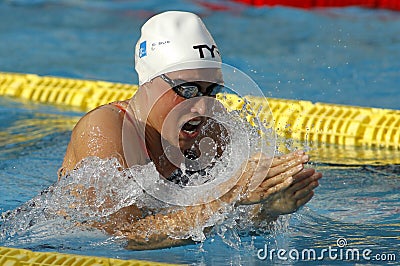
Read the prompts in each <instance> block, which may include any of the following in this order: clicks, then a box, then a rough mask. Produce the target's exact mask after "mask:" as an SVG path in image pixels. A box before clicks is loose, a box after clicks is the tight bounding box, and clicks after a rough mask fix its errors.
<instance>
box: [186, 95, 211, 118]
mask: <svg viewBox="0 0 400 266" xmlns="http://www.w3.org/2000/svg"><path fill="white" fill-rule="evenodd" d="M206 98H207V97H197V98H196V100H195V101H194V104H193V106H192V107H191V108H190V111H191V112H192V113H198V114H199V115H204V114H205V113H206V107H207V103H206Z"/></svg>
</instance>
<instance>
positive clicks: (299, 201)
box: [227, 151, 322, 216]
mask: <svg viewBox="0 0 400 266" xmlns="http://www.w3.org/2000/svg"><path fill="white" fill-rule="evenodd" d="M308 161H309V156H308V155H306V154H305V152H304V151H296V152H292V153H289V154H287V155H283V156H276V157H274V158H272V159H271V158H267V157H266V156H265V155H264V154H261V153H257V154H255V155H253V156H252V157H251V158H250V159H249V160H247V162H245V163H244V164H243V166H242V169H241V172H240V173H238V174H240V177H239V179H238V181H237V183H236V184H235V186H234V187H233V188H232V189H231V190H230V191H229V192H228V193H227V194H228V195H229V196H230V197H229V198H233V197H234V198H237V199H238V201H237V203H238V204H240V205H250V204H258V203H261V204H262V205H263V208H264V210H266V211H267V212H268V213H269V215H271V216H278V215H281V214H288V213H292V212H295V211H296V210H297V209H298V208H300V207H301V206H303V205H304V204H306V203H307V202H308V201H309V200H310V199H311V198H312V197H313V195H314V191H313V190H314V189H315V188H316V187H317V186H318V180H319V179H320V178H321V177H322V174H321V173H319V172H316V171H315V170H314V169H311V168H308V169H304V164H305V163H307V162H308Z"/></svg>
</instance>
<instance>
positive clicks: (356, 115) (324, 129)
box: [0, 72, 400, 149]
mask: <svg viewBox="0 0 400 266" xmlns="http://www.w3.org/2000/svg"><path fill="white" fill-rule="evenodd" d="M137 89H138V86H137V85H130V84H122V83H113V82H106V81H90V80H80V79H71V78H60V77H50V76H38V75H34V74H17V73H2V72H0V95H3V96H11V97H18V98H22V99H27V100H31V101H35V102H40V103H50V104H56V105H64V106H73V107H78V108H80V109H82V110H85V111H88V110H91V109H93V108H95V107H97V106H99V105H102V104H106V103H109V102H112V101H116V100H124V99H128V98H130V97H132V95H133V94H134V93H135V92H136V90H137ZM247 99H248V100H249V101H250V102H251V104H253V105H254V108H253V109H254V110H256V109H258V108H257V106H267V105H265V104H263V103H264V102H263V101H264V99H262V98H257V97H247ZM223 101H224V102H223V103H224V104H225V105H227V106H229V107H230V108H233V109H235V108H241V107H242V106H243V104H244V101H243V99H240V98H239V97H237V96H235V95H228V97H225V99H224V100H223ZM268 104H269V107H270V108H271V110H272V113H273V117H274V122H275V130H276V132H277V133H278V135H281V136H282V137H285V138H288V139H295V140H300V141H308V142H311V143H326V144H336V145H344V146H348V145H351V146H362V147H373V148H374V147H376V148H387V149H399V148H400V111H399V110H391V109H381V108H368V107H357V106H347V105H338V104H328V103H312V102H310V101H298V100H286V99H274V98H269V99H268ZM265 108H267V107H265ZM267 113H268V112H264V113H263V112H262V110H261V113H260V114H261V116H260V118H261V120H263V119H264V117H263V114H267Z"/></svg>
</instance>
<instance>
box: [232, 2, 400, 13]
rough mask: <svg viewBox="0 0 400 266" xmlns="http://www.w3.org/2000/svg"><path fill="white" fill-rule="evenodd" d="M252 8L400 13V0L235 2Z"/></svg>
mask: <svg viewBox="0 0 400 266" xmlns="http://www.w3.org/2000/svg"><path fill="white" fill-rule="evenodd" d="M234 1H235V2H241V3H245V4H248V5H252V6H290V7H297V8H316V7H317V8H318V7H346V6H360V7H366V8H385V9H392V10H398V11H400V0H303V1H299V0H234Z"/></svg>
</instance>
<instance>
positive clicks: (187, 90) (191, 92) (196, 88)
mask: <svg viewBox="0 0 400 266" xmlns="http://www.w3.org/2000/svg"><path fill="white" fill-rule="evenodd" d="M160 77H161V78H162V79H163V80H164V81H165V82H167V83H168V84H169V85H170V86H171V87H172V89H173V90H174V92H175V93H176V94H178V95H179V96H181V97H183V98H185V99H190V98H193V97H199V96H210V97H215V96H216V95H217V94H218V93H220V92H221V91H222V89H223V88H224V85H221V84H218V83H212V84H211V85H210V86H208V87H207V88H206V89H205V92H203V91H202V88H201V86H200V85H199V84H197V83H195V82H188V81H184V80H180V79H176V80H173V79H170V78H169V77H167V76H166V75H165V74H162V75H160Z"/></svg>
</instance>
